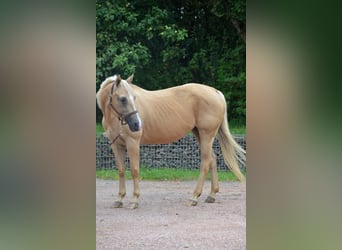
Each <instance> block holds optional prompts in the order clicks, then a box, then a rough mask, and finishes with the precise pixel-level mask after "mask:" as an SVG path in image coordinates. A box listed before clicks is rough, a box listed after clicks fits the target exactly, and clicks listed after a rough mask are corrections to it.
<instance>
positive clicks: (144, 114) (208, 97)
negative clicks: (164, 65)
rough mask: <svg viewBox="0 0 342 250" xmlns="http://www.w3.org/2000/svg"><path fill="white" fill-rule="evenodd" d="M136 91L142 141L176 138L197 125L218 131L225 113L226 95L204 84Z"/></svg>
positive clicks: (135, 88) (164, 141) (150, 142)
mask: <svg viewBox="0 0 342 250" xmlns="http://www.w3.org/2000/svg"><path fill="white" fill-rule="evenodd" d="M134 91H135V94H136V96H137V102H136V103H137V108H138V110H139V113H140V115H141V118H142V121H143V135H142V140H141V143H142V144H155V143H169V142H172V141H177V140H179V139H180V138H182V137H183V136H184V135H186V134H187V133H188V132H189V131H190V130H192V129H193V128H195V127H197V128H203V129H208V130H211V129H214V130H216V128H218V126H219V124H221V122H222V119H223V116H224V113H225V100H224V97H223V95H222V94H221V93H220V92H219V91H218V90H216V89H215V88H212V87H210V86H207V85H203V84H197V83H187V84H184V85H180V86H176V87H172V88H168V89H164V90H157V91H146V90H143V89H140V88H139V87H134Z"/></svg>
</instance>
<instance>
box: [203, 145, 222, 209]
mask: <svg viewBox="0 0 342 250" xmlns="http://www.w3.org/2000/svg"><path fill="white" fill-rule="evenodd" d="M211 155H212V160H211V162H210V172H211V176H210V177H211V191H210V194H209V195H208V197H207V199H206V200H205V202H208V203H214V202H215V194H216V193H217V192H218V191H219V184H218V177H217V163H216V154H215V152H214V151H213V150H212V151H211Z"/></svg>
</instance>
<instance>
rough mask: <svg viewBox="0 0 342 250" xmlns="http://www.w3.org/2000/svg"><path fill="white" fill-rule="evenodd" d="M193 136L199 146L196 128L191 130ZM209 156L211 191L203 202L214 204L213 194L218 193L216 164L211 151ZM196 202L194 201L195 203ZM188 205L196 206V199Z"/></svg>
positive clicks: (199, 141) (214, 155)
mask: <svg viewBox="0 0 342 250" xmlns="http://www.w3.org/2000/svg"><path fill="white" fill-rule="evenodd" d="M192 132H193V134H194V135H195V137H196V140H197V142H198V145H200V144H201V140H200V135H199V132H198V129H197V128H194V129H193V130H192ZM211 155H212V159H211V161H210V165H209V168H210V172H211V176H210V177H211V191H210V194H209V196H208V197H207V199H206V200H205V202H208V203H213V202H215V194H216V193H217V192H218V191H219V184H218V177H217V164H216V154H215V152H214V151H213V150H211ZM195 200H196V201H195ZM190 203H191V204H192V203H194V204H192V205H196V204H195V203H197V199H194V197H193V198H192V199H191V201H190Z"/></svg>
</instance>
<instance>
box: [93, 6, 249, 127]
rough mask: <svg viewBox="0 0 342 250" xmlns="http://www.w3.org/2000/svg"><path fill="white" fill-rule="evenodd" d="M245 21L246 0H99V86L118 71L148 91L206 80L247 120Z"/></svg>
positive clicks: (235, 113) (232, 112)
mask: <svg viewBox="0 0 342 250" xmlns="http://www.w3.org/2000/svg"><path fill="white" fill-rule="evenodd" d="M245 20H246V18H245V2H243V1H241V0H234V1H233V0H228V1H223V0H210V1H204V0H201V1H194V0H185V1H184V0H183V1H179V0H176V1H161V0H154V1H144V0H135V1H124V0H118V1H117V0H116V1H108V0H107V1H105V0H101V1H97V2H96V28H97V35H96V39H97V44H96V53H97V60H96V67H97V72H96V84H97V88H98V87H99V84H100V83H101V82H102V81H103V80H104V79H105V78H106V77H108V76H110V75H113V74H116V73H117V74H121V75H122V76H123V77H127V76H129V75H130V74H132V73H135V84H137V85H139V86H141V87H143V88H146V89H162V88H167V87H171V86H174V85H179V84H183V83H185V82H200V83H204V84H207V85H211V86H214V87H216V88H218V89H219V90H221V91H222V92H223V93H224V95H225V97H226V99H227V103H228V110H229V116H230V118H231V119H232V118H233V119H239V120H242V121H244V120H245V110H246V107H245V100H246V98H245V79H246V70H245V67H246V60H245V47H246V46H245ZM100 119H101V114H100V112H98V113H97V121H100Z"/></svg>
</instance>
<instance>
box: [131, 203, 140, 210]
mask: <svg viewBox="0 0 342 250" xmlns="http://www.w3.org/2000/svg"><path fill="white" fill-rule="evenodd" d="M138 206H139V205H138V202H131V203H130V205H129V208H130V209H136V208H138Z"/></svg>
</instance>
